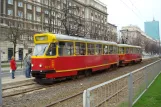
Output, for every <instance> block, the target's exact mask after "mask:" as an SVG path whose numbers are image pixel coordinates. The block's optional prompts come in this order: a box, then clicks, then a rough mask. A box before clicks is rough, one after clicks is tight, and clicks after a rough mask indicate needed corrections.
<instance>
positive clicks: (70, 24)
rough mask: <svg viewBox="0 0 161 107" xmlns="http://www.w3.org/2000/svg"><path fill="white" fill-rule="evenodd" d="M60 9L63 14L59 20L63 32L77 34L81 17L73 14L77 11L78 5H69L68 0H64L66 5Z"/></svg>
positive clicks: (80, 24)
mask: <svg viewBox="0 0 161 107" xmlns="http://www.w3.org/2000/svg"><path fill="white" fill-rule="evenodd" d="M62 11H63V13H64V16H63V17H62V19H61V22H62V24H63V26H64V29H65V34H67V35H74V36H79V32H80V29H81V27H82V19H81V17H79V16H77V15H75V14H74V13H79V7H78V6H69V3H68V0H66V6H65V8H64V9H63V10H62Z"/></svg>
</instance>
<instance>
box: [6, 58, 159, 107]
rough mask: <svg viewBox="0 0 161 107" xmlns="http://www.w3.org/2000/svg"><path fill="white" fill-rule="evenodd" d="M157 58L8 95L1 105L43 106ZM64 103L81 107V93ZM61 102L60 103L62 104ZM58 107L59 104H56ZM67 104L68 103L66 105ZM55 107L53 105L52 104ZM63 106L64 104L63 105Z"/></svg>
mask: <svg viewBox="0 0 161 107" xmlns="http://www.w3.org/2000/svg"><path fill="white" fill-rule="evenodd" d="M157 59H159V58H154V59H151V60H146V61H143V62H142V63H139V64H136V65H132V66H131V65H129V66H126V67H121V68H118V69H115V70H108V71H106V72H100V73H97V74H93V75H92V76H91V77H83V78H80V79H77V80H70V81H69V80H68V81H65V82H64V81H62V82H60V84H58V85H56V84H55V85H53V87H50V88H44V89H43V90H39V91H35V92H31V93H27V94H22V95H19V96H14V97H9V98H4V99H3V107H44V106H46V105H49V104H50V103H53V102H55V101H58V100H61V99H63V98H66V97H69V96H71V95H74V94H77V93H79V92H81V91H83V90H85V89H87V88H89V87H92V86H94V85H98V84H100V83H102V82H105V81H108V80H111V79H113V78H116V77H118V76H121V75H123V74H126V73H129V72H131V71H133V70H136V69H138V68H141V67H143V66H145V65H147V64H149V63H152V62H154V61H156V60H157ZM63 103H64V104H70V103H72V104H73V105H69V106H70V107H72V106H73V107H82V95H80V96H77V97H76V98H72V100H70V99H69V100H67V101H64V102H63ZM63 103H61V104H63ZM56 106H57V107H60V105H58V104H57V105H56ZM66 106H68V105H66ZM54 107H55V106H54ZM64 107H65V105H64Z"/></svg>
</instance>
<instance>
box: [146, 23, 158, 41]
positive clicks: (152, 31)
mask: <svg viewBox="0 0 161 107" xmlns="http://www.w3.org/2000/svg"><path fill="white" fill-rule="evenodd" d="M144 29H145V33H146V34H147V35H148V36H150V37H151V38H153V39H155V40H160V32H159V21H155V20H153V21H148V22H144Z"/></svg>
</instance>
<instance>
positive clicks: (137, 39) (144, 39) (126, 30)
mask: <svg viewBox="0 0 161 107" xmlns="http://www.w3.org/2000/svg"><path fill="white" fill-rule="evenodd" d="M120 32H121V37H122V40H121V42H122V43H125V44H131V45H138V46H141V47H142V48H143V50H144V49H145V46H146V45H147V43H156V41H155V40H154V39H152V38H151V37H149V36H147V35H146V34H145V32H143V31H142V30H141V29H140V28H139V27H138V26H134V25H130V26H124V27H122V29H121V30H120Z"/></svg>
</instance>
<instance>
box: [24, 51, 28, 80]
mask: <svg viewBox="0 0 161 107" xmlns="http://www.w3.org/2000/svg"><path fill="white" fill-rule="evenodd" d="M27 56H28V53H26V56H25V57H24V62H23V63H24V72H25V76H26V78H27V66H28V64H27Z"/></svg>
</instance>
